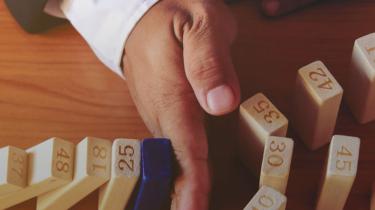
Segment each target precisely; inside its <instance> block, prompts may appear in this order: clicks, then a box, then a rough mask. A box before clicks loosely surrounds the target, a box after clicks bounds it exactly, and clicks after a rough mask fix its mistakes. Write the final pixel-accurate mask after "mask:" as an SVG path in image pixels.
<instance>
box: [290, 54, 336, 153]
mask: <svg viewBox="0 0 375 210" xmlns="http://www.w3.org/2000/svg"><path fill="white" fill-rule="evenodd" d="M342 95H343V89H342V88H341V86H340V84H339V83H338V82H337V81H336V80H335V78H334V77H333V76H332V74H331V73H330V72H329V71H328V69H327V67H326V66H325V65H324V64H323V63H322V62H321V61H316V62H314V63H311V64H309V65H307V66H305V67H303V68H301V69H300V70H299V71H298V76H297V82H296V89H295V98H294V107H293V111H294V112H293V121H292V124H293V127H294V128H295V130H296V131H297V133H298V135H299V137H300V138H301V139H302V140H303V141H304V143H305V144H306V146H307V147H308V148H309V149H311V150H315V149H318V148H320V147H322V146H324V145H326V144H328V143H329V141H330V139H331V137H332V134H333V131H334V129H335V126H336V119H337V114H338V111H339V108H340V104H341V99H342Z"/></svg>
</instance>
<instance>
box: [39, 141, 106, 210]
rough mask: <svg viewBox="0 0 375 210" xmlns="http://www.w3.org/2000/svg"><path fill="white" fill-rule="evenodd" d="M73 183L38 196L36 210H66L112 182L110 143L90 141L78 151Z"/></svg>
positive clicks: (81, 145)
mask: <svg viewBox="0 0 375 210" xmlns="http://www.w3.org/2000/svg"><path fill="white" fill-rule="evenodd" d="M75 156H76V157H75V170H74V179H73V181H72V182H70V183H69V184H67V185H65V186H63V187H61V188H59V189H56V190H54V191H51V192H48V193H45V194H43V195H40V196H38V200H37V210H49V209H53V210H66V209H69V208H70V207H72V206H73V205H74V204H76V203H77V202H78V201H80V200H82V199H83V198H85V197H86V196H87V195H88V194H90V193H91V192H93V191H94V190H96V189H97V188H99V187H100V186H101V185H103V184H104V183H105V182H106V181H108V179H109V178H110V174H111V164H110V163H111V142H110V141H108V140H104V139H99V138H93V137H87V138H85V139H83V140H82V141H81V142H80V143H79V144H78V145H77V147H76V153H75Z"/></svg>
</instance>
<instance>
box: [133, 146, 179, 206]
mask: <svg viewBox="0 0 375 210" xmlns="http://www.w3.org/2000/svg"><path fill="white" fill-rule="evenodd" d="M172 158H173V149H172V145H171V142H170V141H169V140H168V139H144V140H143V141H142V143H141V167H142V168H141V179H140V183H139V185H138V186H139V188H138V192H137V194H136V195H135V196H136V197H135V201H134V207H133V208H132V209H133V210H159V209H161V207H162V206H163V204H165V202H166V201H168V199H169V197H170V194H171V187H172V175H173V174H172V173H173V169H172V168H173V167H172V163H173V162H172V161H173V160H172Z"/></svg>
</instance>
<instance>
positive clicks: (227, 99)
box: [207, 85, 235, 114]
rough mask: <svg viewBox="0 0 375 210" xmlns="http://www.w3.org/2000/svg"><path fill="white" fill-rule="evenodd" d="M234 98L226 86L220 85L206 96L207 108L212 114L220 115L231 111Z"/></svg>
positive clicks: (230, 89) (231, 91)
mask: <svg viewBox="0 0 375 210" xmlns="http://www.w3.org/2000/svg"><path fill="white" fill-rule="evenodd" d="M234 100H235V96H234V93H233V90H232V88H230V87H229V86H228V85H220V86H218V87H216V88H213V89H211V90H210V91H209V92H208V94H207V105H208V108H209V109H210V110H211V112H212V113H214V114H222V113H225V112H228V111H231V110H232V106H233V104H234Z"/></svg>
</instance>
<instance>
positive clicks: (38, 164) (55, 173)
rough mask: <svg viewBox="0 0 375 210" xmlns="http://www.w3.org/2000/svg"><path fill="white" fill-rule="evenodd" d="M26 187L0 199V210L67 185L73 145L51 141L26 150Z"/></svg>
mask: <svg viewBox="0 0 375 210" xmlns="http://www.w3.org/2000/svg"><path fill="white" fill-rule="evenodd" d="M26 152H27V157H28V171H27V174H28V177H27V180H28V181H27V185H28V186H27V187H25V188H23V189H21V190H18V191H16V192H13V193H10V194H7V195H5V196H2V197H0V209H5V208H9V207H11V206H14V205H16V204H19V203H22V202H23V201H26V200H29V199H31V198H34V197H36V196H39V195H41V194H44V193H46V192H48V191H51V190H54V189H56V188H58V187H61V186H63V185H65V184H68V183H69V182H70V181H71V180H72V177H73V164H74V162H73V160H74V145H73V144H72V143H70V142H68V141H64V140H62V139H59V138H51V139H49V140H47V141H45V142H42V143H41V144H38V145H36V146H34V147H31V148H30V149H28V150H26Z"/></svg>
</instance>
